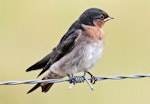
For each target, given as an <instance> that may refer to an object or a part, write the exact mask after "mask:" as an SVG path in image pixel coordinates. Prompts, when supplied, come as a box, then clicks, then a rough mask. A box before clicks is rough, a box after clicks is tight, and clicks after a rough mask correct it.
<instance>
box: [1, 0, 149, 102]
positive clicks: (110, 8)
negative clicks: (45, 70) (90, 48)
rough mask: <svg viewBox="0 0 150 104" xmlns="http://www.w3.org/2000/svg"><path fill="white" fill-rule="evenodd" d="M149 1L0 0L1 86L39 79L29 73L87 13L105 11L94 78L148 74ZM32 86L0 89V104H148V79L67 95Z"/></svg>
mask: <svg viewBox="0 0 150 104" xmlns="http://www.w3.org/2000/svg"><path fill="white" fill-rule="evenodd" d="M149 4H150V1H149V0H136V1H135V0H109V1H108V0H65V1H64V0H0V81H10V80H28V79H36V76H37V74H38V73H39V71H35V72H30V73H26V72H25V70H26V68H28V67H29V66H30V65H32V64H34V63H35V62H36V61H38V60H39V59H40V58H42V57H43V56H45V55H46V54H47V53H49V52H50V51H51V49H52V48H53V47H54V46H56V45H57V43H58V42H59V40H60V38H61V37H62V36H63V35H64V33H65V32H66V31H67V29H68V27H69V26H70V25H71V24H72V23H73V22H74V21H75V20H76V19H77V18H78V17H79V15H80V14H81V13H82V12H83V11H84V10H86V9H87V8H91V7H97V8H101V9H103V10H105V11H107V12H108V13H109V14H110V15H111V16H113V17H115V19H114V20H112V21H109V22H108V23H107V24H106V25H105V26H104V31H105V34H106V44H105V50H104V53H103V56H102V58H101V60H100V61H99V63H98V64H97V65H96V66H95V67H94V68H93V69H92V70H91V72H92V73H93V74H94V75H96V76H99V75H102V76H111V75H130V74H138V73H141V74H148V73H150V61H149V60H150V40H149V39H150V20H149V19H150V5H149ZM32 86H33V85H16V86H0V104H46V103H47V104H48V103H49V104H79V103H80V104H114V103H115V104H149V103H150V79H149V78H143V79H125V80H118V81H113V80H107V81H99V82H97V83H96V84H95V85H94V88H95V90H94V91H91V90H90V89H89V88H88V86H87V85H86V83H84V84H77V85H76V86H75V87H73V88H72V89H68V86H69V84H68V83H59V84H56V85H54V86H53V88H52V89H51V91H49V92H48V93H46V94H43V93H41V91H40V89H39V90H36V91H35V92H33V93H31V94H29V95H28V94H26V92H27V91H28V90H29V89H30V88H31V87H32Z"/></svg>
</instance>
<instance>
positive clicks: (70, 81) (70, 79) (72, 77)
mask: <svg viewBox="0 0 150 104" xmlns="http://www.w3.org/2000/svg"><path fill="white" fill-rule="evenodd" d="M67 76H68V77H69V83H70V84H74V85H75V84H76V80H75V77H74V75H73V74H71V75H69V74H67Z"/></svg>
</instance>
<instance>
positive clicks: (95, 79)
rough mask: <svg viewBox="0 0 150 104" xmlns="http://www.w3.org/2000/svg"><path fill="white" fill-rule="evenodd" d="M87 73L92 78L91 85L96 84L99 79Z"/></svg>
mask: <svg viewBox="0 0 150 104" xmlns="http://www.w3.org/2000/svg"><path fill="white" fill-rule="evenodd" d="M87 73H88V74H89V75H90V76H91V83H92V84H95V82H96V81H97V78H96V77H95V76H94V75H93V74H91V73H90V72H87Z"/></svg>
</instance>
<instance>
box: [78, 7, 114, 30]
mask: <svg viewBox="0 0 150 104" xmlns="http://www.w3.org/2000/svg"><path fill="white" fill-rule="evenodd" d="M111 19H113V17H111V16H109V15H108V14H107V13H106V12H105V11H103V10H101V9H98V8H90V9H87V10H86V11H84V12H83V13H82V14H81V16H80V17H79V22H80V23H81V24H85V25H90V26H99V27H100V28H101V27H102V26H103V25H104V24H105V22H107V21H108V20H111Z"/></svg>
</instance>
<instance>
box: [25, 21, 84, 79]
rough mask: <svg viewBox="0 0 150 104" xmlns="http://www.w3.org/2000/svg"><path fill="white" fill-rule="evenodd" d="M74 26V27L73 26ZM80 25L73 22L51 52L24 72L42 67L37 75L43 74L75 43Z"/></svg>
mask: <svg viewBox="0 0 150 104" xmlns="http://www.w3.org/2000/svg"><path fill="white" fill-rule="evenodd" d="M74 27H75V28H74ZM80 29H81V27H80V26H79V23H76V22H75V23H74V24H73V25H72V26H71V27H70V28H69V31H68V32H67V33H66V34H65V35H64V36H63V37H62V39H61V40H60V43H59V44H58V45H57V46H56V47H55V48H54V49H53V51H52V52H51V53H49V54H48V55H47V56H45V57H44V58H43V59H41V60H40V61H38V62H37V63H35V64H34V65H32V66H31V67H29V68H28V69H27V70H26V72H28V71H32V70H37V69H41V68H42V69H43V70H42V71H41V72H40V74H39V75H38V76H40V75H41V74H43V73H44V72H45V71H46V70H48V69H49V67H50V66H51V65H52V64H53V63H55V62H56V61H58V60H59V59H60V58H62V57H63V56H64V55H66V54H67V53H69V52H70V51H71V50H72V49H73V47H74V44H75V40H76V39H77V37H78V36H79V30H80Z"/></svg>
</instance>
